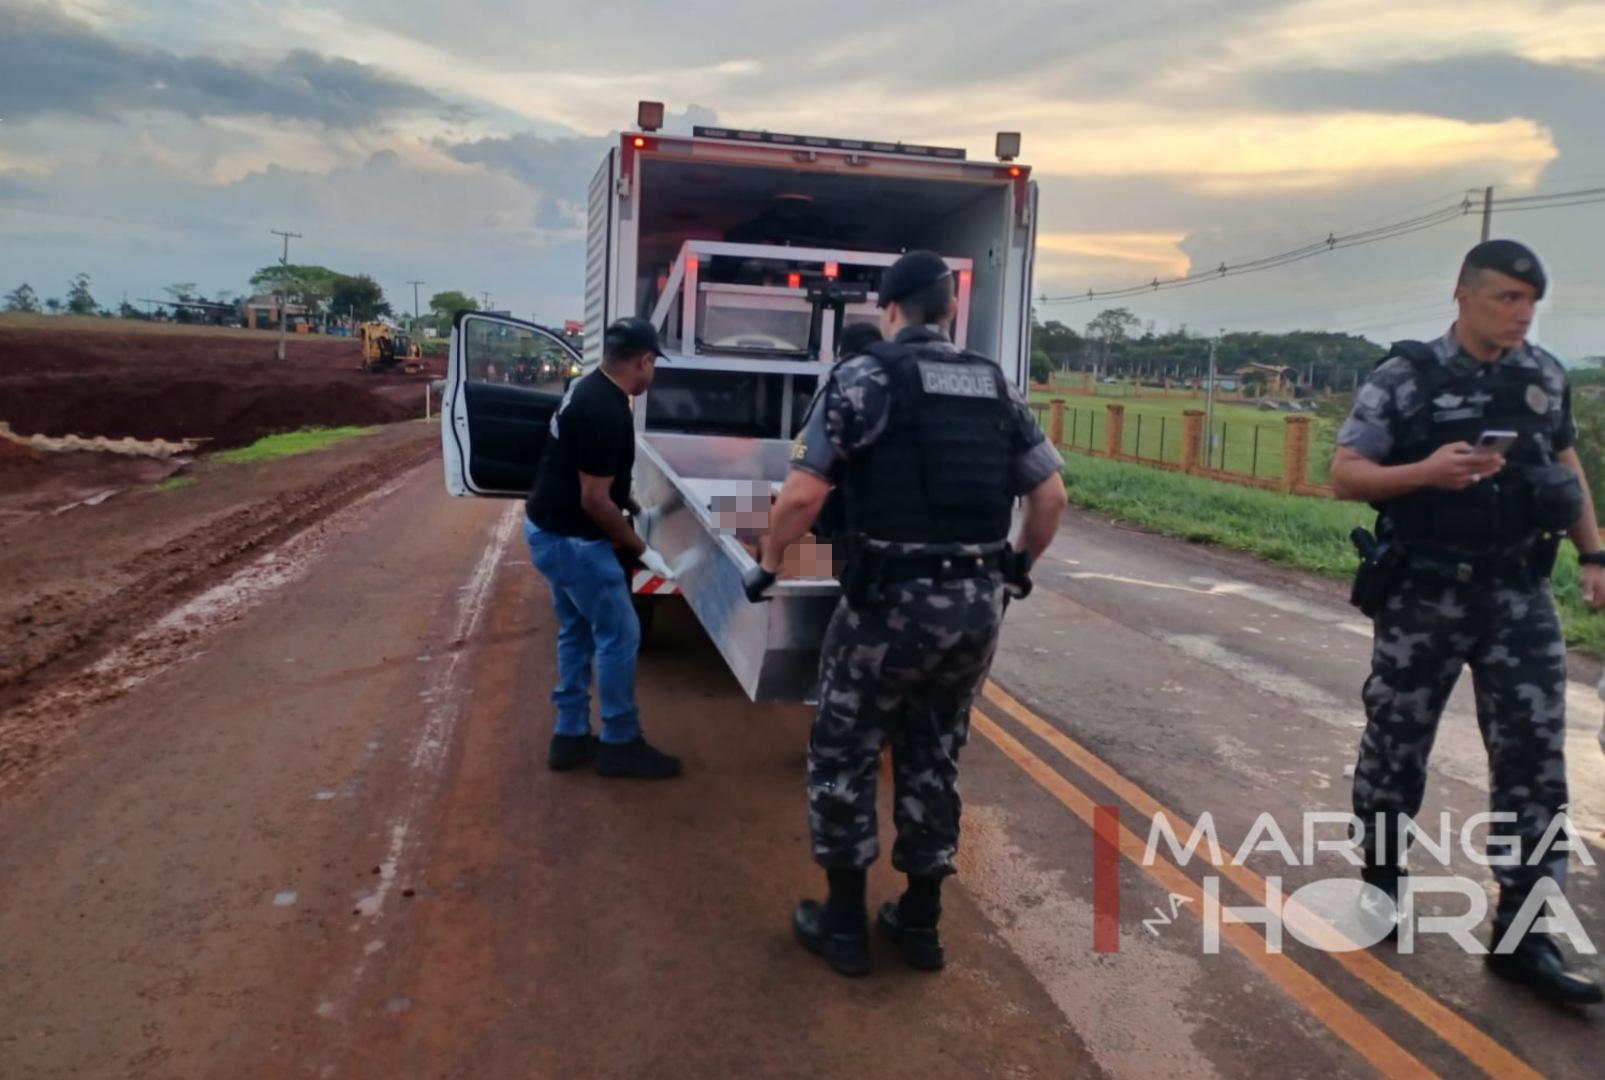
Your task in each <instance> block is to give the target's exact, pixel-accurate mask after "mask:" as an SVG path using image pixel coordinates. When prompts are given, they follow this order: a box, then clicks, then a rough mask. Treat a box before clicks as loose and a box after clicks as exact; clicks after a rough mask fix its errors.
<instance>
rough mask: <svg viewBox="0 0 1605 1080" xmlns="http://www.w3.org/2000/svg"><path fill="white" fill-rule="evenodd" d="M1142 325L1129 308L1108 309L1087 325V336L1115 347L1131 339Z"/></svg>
mask: <svg viewBox="0 0 1605 1080" xmlns="http://www.w3.org/2000/svg"><path fill="white" fill-rule="evenodd" d="M1141 325H1142V321H1141V320H1140V319H1138V318H1137V316H1135V315H1133V314H1132V313H1131V310H1130V309H1129V308H1123V307H1122V308H1108V309H1106V310H1104V311H1100V312H1099V313H1098V315H1097V317H1096V318H1094V319H1093V320H1092V321H1091V322H1089V323H1088V324H1087V336H1088V337H1090V338H1095V339H1096V340H1098V341H1102V342H1104V343H1106V344H1109V345H1114V344H1117V343H1119V342H1122V341H1125V340H1127V339H1128V338H1130V337H1131V335H1132V333H1133V331H1135V330H1136V329H1137V328H1138V327H1139V326H1141Z"/></svg>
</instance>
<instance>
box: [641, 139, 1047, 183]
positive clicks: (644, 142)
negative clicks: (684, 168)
mask: <svg viewBox="0 0 1605 1080" xmlns="http://www.w3.org/2000/svg"><path fill="white" fill-rule="evenodd" d="M632 141H633V142H634V143H635V148H636V149H637V150H645V149H646V140H645V139H643V138H641V136H639V135H637V136H636V137H635V138H634V139H633V140H632ZM1015 172H1016V174H1018V172H1019V170H1018V169H1016V170H1015Z"/></svg>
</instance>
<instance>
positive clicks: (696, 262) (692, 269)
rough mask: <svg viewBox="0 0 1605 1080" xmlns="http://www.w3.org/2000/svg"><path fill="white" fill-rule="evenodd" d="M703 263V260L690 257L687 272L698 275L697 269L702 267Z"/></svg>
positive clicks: (687, 260)
mask: <svg viewBox="0 0 1605 1080" xmlns="http://www.w3.org/2000/svg"><path fill="white" fill-rule="evenodd" d="M701 263H702V260H701V259H699V258H697V257H696V256H695V255H691V256H688V257H687V258H686V261H685V272H686V273H688V274H694V273H696V272H697V267H698V266H700V265H701Z"/></svg>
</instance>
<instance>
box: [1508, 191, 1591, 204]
mask: <svg viewBox="0 0 1605 1080" xmlns="http://www.w3.org/2000/svg"><path fill="white" fill-rule="evenodd" d="M1585 195H1599V196H1605V187H1596V188H1582V189H1580V190H1577V191H1553V192H1550V193H1549V194H1548V195H1512V196H1506V197H1504V198H1499V199H1495V200H1494V205H1495V206H1515V205H1517V204H1520V203H1538V202H1548V201H1550V200H1553V199H1572V198H1580V197H1582V196H1585Z"/></svg>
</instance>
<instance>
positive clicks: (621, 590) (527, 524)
mask: <svg viewBox="0 0 1605 1080" xmlns="http://www.w3.org/2000/svg"><path fill="white" fill-rule="evenodd" d="M524 539H525V540H527V541H529V554H530V558H531V559H532V560H534V563H535V569H537V570H539V571H540V572H541V574H542V575H543V576H544V577H545V578H546V581H547V583H548V584H549V585H551V587H552V604H553V606H554V607H556V608H557V688H556V689H555V690H553V691H552V703H553V704H554V705H556V706H557V734H559V735H589V734H590V732H591V662H592V659H593V658H594V659H595V662H596V683H597V690H598V694H597V696H598V697H600V698H601V699H602V741H603V742H605V743H627V742H630V741H631V740H633V739H635V738H636V737H637V736H639V735H640V734H641V713H640V710H639V709H638V708H636V704H635V655H636V653H637V652H639V651H640V648H641V623H640V620H639V619H637V618H636V615H635V606H634V605H633V604H632V603H631V601H630V583H629V580H628V579H627V578H626V577H625V575H624V567H623V566H621V565H620V564H619V560H618V556H616V555H615V554H614V553H613V546H612V545H611V544H609V543H608V542H607V541H606V540H582V539H580V538H579V537H577V536H560V535H558V534H557V533H549V532H542V531H541V530H540V529H538V528H536V527H535V525H534V523H533V522H531V521H529V520H528V519H527V518H526V519H525V521H524Z"/></svg>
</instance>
